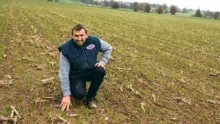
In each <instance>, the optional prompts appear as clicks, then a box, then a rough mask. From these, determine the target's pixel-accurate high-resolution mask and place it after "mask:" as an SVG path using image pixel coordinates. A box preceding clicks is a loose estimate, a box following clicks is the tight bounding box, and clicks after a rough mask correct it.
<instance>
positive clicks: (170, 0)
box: [118, 0, 220, 12]
mask: <svg viewBox="0 0 220 124" xmlns="http://www.w3.org/2000/svg"><path fill="white" fill-rule="evenodd" d="M118 1H129V2H135V1H137V2H148V3H159V4H163V3H166V4H167V5H169V6H170V5H171V4H174V5H176V6H178V7H180V8H184V7H187V8H189V9H190V8H192V9H198V8H200V9H201V10H211V11H219V12H220V0H118Z"/></svg>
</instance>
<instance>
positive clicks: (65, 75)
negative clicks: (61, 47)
mask: <svg viewBox="0 0 220 124" xmlns="http://www.w3.org/2000/svg"><path fill="white" fill-rule="evenodd" d="M69 72H70V63H69V61H68V60H67V58H66V57H65V56H63V54H62V52H61V53H60V71H59V76H60V84H61V88H62V91H63V99H62V102H61V104H60V107H61V109H62V111H64V110H65V109H66V110H67V111H68V110H69V106H70V105H71V100H70V94H71V92H70V81H69Z"/></svg>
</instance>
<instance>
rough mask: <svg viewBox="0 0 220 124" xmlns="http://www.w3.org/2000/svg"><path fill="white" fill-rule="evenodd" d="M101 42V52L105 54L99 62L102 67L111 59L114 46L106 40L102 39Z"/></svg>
mask: <svg viewBox="0 0 220 124" xmlns="http://www.w3.org/2000/svg"><path fill="white" fill-rule="evenodd" d="M100 42H101V52H103V55H102V57H101V59H100V61H99V62H100V63H101V64H102V65H105V64H106V63H107V62H108V60H109V59H110V56H111V52H112V46H111V45H109V44H108V43H107V42H105V41H104V40H101V39H100Z"/></svg>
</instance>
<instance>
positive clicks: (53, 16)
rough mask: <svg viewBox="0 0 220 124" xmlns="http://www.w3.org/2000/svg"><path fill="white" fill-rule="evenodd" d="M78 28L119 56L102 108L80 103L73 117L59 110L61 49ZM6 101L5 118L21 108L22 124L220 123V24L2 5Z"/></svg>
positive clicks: (22, 1) (19, 2)
mask: <svg viewBox="0 0 220 124" xmlns="http://www.w3.org/2000/svg"><path fill="white" fill-rule="evenodd" d="M77 23H83V24H85V25H86V26H87V27H88V29H89V34H90V35H95V36H98V37H99V38H101V39H103V40H105V41H107V42H108V43H110V44H111V45H112V46H113V53H112V58H111V60H110V61H109V63H108V64H107V65H106V69H107V76H106V78H105V82H104V83H103V85H102V86H101V88H100V90H99V93H98V96H97V99H98V101H99V103H98V106H99V108H98V109H96V110H89V109H87V108H86V107H85V106H84V105H83V104H82V103H81V105H76V103H75V102H74V100H73V106H72V107H71V111H69V112H68V114H66V113H65V112H62V111H61V110H60V108H59V107H58V106H59V104H60V101H61V98H62V93H61V89H60V82H59V77H58V70H59V52H58V50H57V47H58V46H59V45H61V44H62V43H63V42H65V41H66V40H68V39H69V38H70V34H71V28H72V26H73V25H75V24H77ZM45 79H49V81H45ZM10 83H12V84H11V85H10ZM0 94H1V96H0V115H2V116H5V117H9V116H10V114H11V108H10V105H14V106H15V108H16V109H17V110H18V112H19V113H20V115H21V117H22V118H19V119H18V122H19V123H39V124H44V123H45V124H46V123H52V122H53V123H59V122H62V121H61V120H60V119H58V118H57V115H59V116H61V117H63V118H64V119H66V120H67V121H68V122H70V123H119V124H121V123H124V124H127V123H141V124H145V123H220V21H210V20H209V19H200V18H189V17H180V16H171V15H158V14H146V13H137V12H131V11H120V10H112V9H108V8H95V7H87V6H80V5H76V4H63V3H56V2H47V1H43V0H39V1H38V0H8V1H3V0H1V1H0ZM45 97H54V98H52V99H48V98H45ZM143 103H144V104H145V105H144V106H143V107H141V104H143ZM70 114H77V116H75V117H70ZM0 123H1V120H0Z"/></svg>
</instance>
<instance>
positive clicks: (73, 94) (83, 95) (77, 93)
mask: <svg viewBox="0 0 220 124" xmlns="http://www.w3.org/2000/svg"><path fill="white" fill-rule="evenodd" d="M71 95H72V97H74V98H76V99H78V100H80V99H82V98H83V97H85V96H86V92H83V91H80V92H79V91H78V92H73V93H71Z"/></svg>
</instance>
